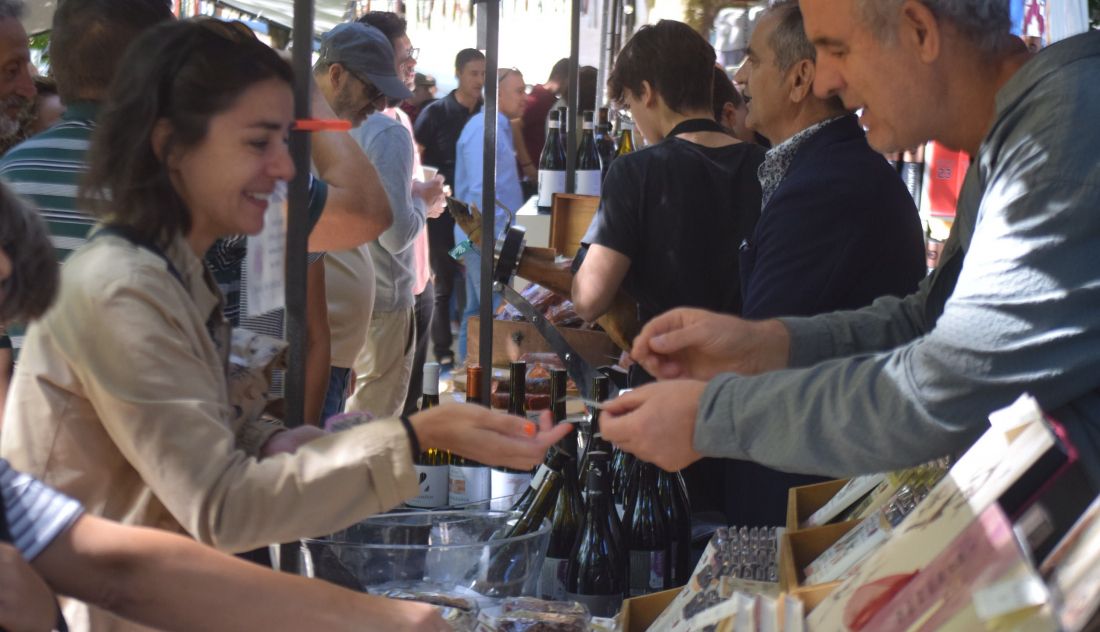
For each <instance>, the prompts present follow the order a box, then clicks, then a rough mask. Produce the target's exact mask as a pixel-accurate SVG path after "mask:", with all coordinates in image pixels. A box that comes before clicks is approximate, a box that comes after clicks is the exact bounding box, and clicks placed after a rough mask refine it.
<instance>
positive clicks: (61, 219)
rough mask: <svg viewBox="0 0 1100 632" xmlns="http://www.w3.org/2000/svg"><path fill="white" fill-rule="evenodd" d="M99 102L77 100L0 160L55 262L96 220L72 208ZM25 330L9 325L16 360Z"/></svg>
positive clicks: (80, 241)
mask: <svg viewBox="0 0 1100 632" xmlns="http://www.w3.org/2000/svg"><path fill="white" fill-rule="evenodd" d="M98 114H99V104H98V103H93V102H90V101H78V102H76V103H73V104H72V105H70V106H68V107H67V108H66V109H65V114H64V115H63V116H62V117H61V122H59V123H58V124H57V125H54V126H53V127H51V128H50V129H48V130H46V131H44V132H42V133H41V134H38V135H36V136H34V137H32V138H30V139H28V140H26V141H24V142H22V143H19V144H18V145H16V146H15V147H13V148H11V149H10V150H9V151H8V153H6V154H4V156H3V158H0V178H3V179H4V180H5V181H6V182H7V183H8V185H9V187H10V188H11V190H12V191H14V192H15V193H17V194H19V195H21V196H23V197H24V198H26V199H27V200H28V201H29V202H30V203H31V204H32V205H33V206H34V207H35V208H36V209H38V212H39V213H41V216H42V218H43V219H44V220H46V227H47V229H48V230H49V232H50V239H51V240H52V241H53V247H54V250H55V251H56V252H57V258H58V260H59V261H64V260H65V258H66V257H68V256H69V253H71V252H72V251H74V250H76V249H77V248H79V247H80V246H82V245H84V242H85V241H87V239H88V233H89V231H90V230H91V228H92V226H94V225H95V219H94V218H92V216H91V215H88V214H87V213H84V212H81V211H78V210H77V208H76V194H77V190H78V189H79V188H80V179H81V177H83V176H84V173H85V172H86V171H87V170H88V165H87V154H88V147H89V146H91V143H92V131H93V130H94V129H95V119H96V116H97V115H98ZM23 332H24V327H23V326H22V325H21V324H17V323H13V324H12V325H11V326H10V327H9V331H8V333H9V334H10V335H11V341H12V347H13V352H14V353H15V356H16V358H17V359H18V355H19V350H20V349H22V347H23Z"/></svg>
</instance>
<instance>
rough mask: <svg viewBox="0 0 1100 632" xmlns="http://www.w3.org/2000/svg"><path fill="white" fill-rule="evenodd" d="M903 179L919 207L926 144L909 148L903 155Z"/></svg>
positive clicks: (901, 172) (901, 171)
mask: <svg viewBox="0 0 1100 632" xmlns="http://www.w3.org/2000/svg"><path fill="white" fill-rule="evenodd" d="M900 174H901V179H902V181H904V182H905V188H907V189H909V195H911V196H913V203H914V204H915V205H916V207H917V208H918V209H919V208H920V205H921V194H922V192H923V186H924V146H923V145H920V146H918V147H917V148H916V149H907V150H905V152H903V153H902V155H901V170H900Z"/></svg>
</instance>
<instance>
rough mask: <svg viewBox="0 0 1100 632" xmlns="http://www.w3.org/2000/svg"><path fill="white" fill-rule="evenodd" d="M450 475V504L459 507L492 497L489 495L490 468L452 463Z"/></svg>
mask: <svg viewBox="0 0 1100 632" xmlns="http://www.w3.org/2000/svg"><path fill="white" fill-rule="evenodd" d="M450 477H451V493H450V500H449V501H448V502H449V504H450V505H452V506H455V507H459V506H461V505H469V504H471V503H478V502H484V501H486V500H489V499H490V498H492V496H490V495H489V468H487V467H467V466H464V465H452V466H451V468H450ZM482 509H484V507H482Z"/></svg>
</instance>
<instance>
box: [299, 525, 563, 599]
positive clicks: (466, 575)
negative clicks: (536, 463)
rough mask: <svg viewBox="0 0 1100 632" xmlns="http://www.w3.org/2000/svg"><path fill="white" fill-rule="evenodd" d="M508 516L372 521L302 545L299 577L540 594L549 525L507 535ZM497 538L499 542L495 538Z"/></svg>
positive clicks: (375, 586)
mask: <svg viewBox="0 0 1100 632" xmlns="http://www.w3.org/2000/svg"><path fill="white" fill-rule="evenodd" d="M515 518H516V516H515V515H514V514H512V513H511V512H507V511H429V512H425V511H418V512H409V513H392V514H383V515H379V516H372V517H370V518H367V519H366V520H364V521H363V522H360V523H358V524H356V525H353V526H352V527H349V528H348V529H345V530H343V531H340V532H338V533H334V534H332V535H331V536H328V537H326V538H317V539H307V540H302V543H301V548H300V551H301V564H300V565H299V568H300V572H301V573H302V574H303V575H306V576H308V577H318V578H321V579H325V580H328V581H331V582H333V583H336V584H339V585H341V586H345V587H347V588H351V589H354V590H363V591H368V590H369V591H370V592H380V591H384V590H386V589H387V588H391V587H394V588H402V589H411V590H417V589H422V590H428V591H431V590H434V591H439V590H443V591H447V592H456V593H460V594H461V593H465V592H466V590H467V589H468V590H472V591H474V592H476V593H478V594H480V595H483V596H486V597H518V596H522V595H528V596H532V595H535V593H536V590H537V585H538V577H539V571H540V570H541V568H542V561H543V558H544V557H545V556H546V547H547V545H548V544H549V542H550V522H549V521H548V520H543V523H542V526H541V528H540V529H539V530H538V531H535V532H533V533H529V534H527V535H523V536H518V537H514V538H504V537H502V534H503V533H504V532H506V531H507V528H508V526H509V522H514V520H515ZM494 536H495V537H494Z"/></svg>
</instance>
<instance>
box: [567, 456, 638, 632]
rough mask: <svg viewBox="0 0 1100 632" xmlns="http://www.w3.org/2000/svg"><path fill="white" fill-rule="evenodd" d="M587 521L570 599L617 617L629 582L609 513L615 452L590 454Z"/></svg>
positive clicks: (572, 570) (573, 562)
mask: <svg viewBox="0 0 1100 632" xmlns="http://www.w3.org/2000/svg"><path fill="white" fill-rule="evenodd" d="M586 494H587V498H586V499H585V513H584V521H583V523H582V526H581V530H580V533H579V534H578V536H577V541H576V543H575V544H574V546H573V552H572V554H571V555H570V558H569V564H568V570H567V572H566V577H567V579H566V595H565V598H566V599H571V600H574V601H579V602H580V603H583V604H585V605H586V606H588V610H589V611H590V612H591V613H592V614H593V615H594V616H597V617H613V616H615V614H616V613H618V611H619V609H620V608H621V607H622V603H623V594H624V593H625V592H626V589H627V585H626V582H625V577H624V569H625V568H626V565H625V564H624V563H623V560H622V558H621V550H620V549H619V547H618V546H617V545H616V543H615V538H614V535H613V534H612V530H611V522H610V520H609V519H608V517H609V516H615V510H614V508H613V507H612V504H611V455H610V454H609V453H607V452H604V451H599V450H593V451H590V452H589V455H588V476H587V485H586Z"/></svg>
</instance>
